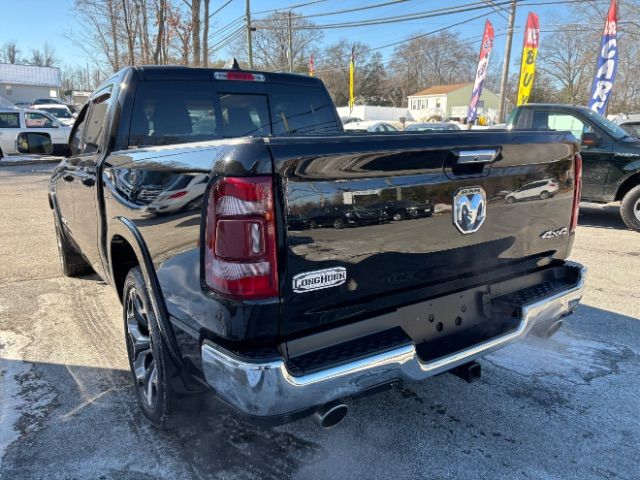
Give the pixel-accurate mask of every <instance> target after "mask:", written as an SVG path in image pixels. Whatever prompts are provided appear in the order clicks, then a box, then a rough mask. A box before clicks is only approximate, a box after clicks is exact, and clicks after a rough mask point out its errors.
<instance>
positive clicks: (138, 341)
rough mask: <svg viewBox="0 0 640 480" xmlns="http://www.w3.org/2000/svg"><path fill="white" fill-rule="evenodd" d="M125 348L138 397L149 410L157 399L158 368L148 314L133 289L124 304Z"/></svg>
mask: <svg viewBox="0 0 640 480" xmlns="http://www.w3.org/2000/svg"><path fill="white" fill-rule="evenodd" d="M126 322H127V347H128V348H129V355H130V357H131V363H132V364H133V373H134V375H135V379H136V385H137V388H138V390H139V393H140V396H141V397H142V399H143V400H144V401H145V402H146V403H147V405H148V406H149V407H150V408H153V407H154V406H155V405H156V402H157V399H158V366H157V363H156V359H155V357H154V354H153V338H152V336H151V328H150V326H149V313H148V312H147V308H146V306H145V304H144V302H143V300H142V298H141V297H140V294H139V293H138V292H137V290H136V289H135V288H131V290H129V294H128V296H127V304H126Z"/></svg>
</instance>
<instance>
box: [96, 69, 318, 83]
mask: <svg viewBox="0 0 640 480" xmlns="http://www.w3.org/2000/svg"><path fill="white" fill-rule="evenodd" d="M129 72H135V73H136V74H137V77H138V81H145V80H147V81H148V80H185V81H189V80H199V81H207V80H211V81H221V80H217V79H216V78H215V77H214V74H215V73H216V72H227V73H240V72H242V73H251V74H259V75H264V78H265V81H266V82H277V83H290V84H296V85H305V84H306V85H317V84H319V83H321V81H320V80H319V79H317V78H314V77H309V76H307V75H302V74H298V73H284V72H263V71H259V70H242V69H229V68H203V67H185V66H182V65H141V66H135V67H125V68H123V69H121V70H120V71H118V72H117V73H115V74H114V75H113V76H112V77H110V78H109V79H108V80H107V81H106V82H103V83H107V82H109V81H111V80H112V79H113V78H123V77H125V76H126V75H127V73H129ZM222 81H224V80H222Z"/></svg>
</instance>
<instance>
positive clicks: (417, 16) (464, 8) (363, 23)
mask: <svg viewBox="0 0 640 480" xmlns="http://www.w3.org/2000/svg"><path fill="white" fill-rule="evenodd" d="M524 1H526V0H524ZM524 1H523V0H521V1H520V2H518V4H520V5H523V6H535V5H557V4H558V3H564V4H572V3H585V2H591V1H593V0H564V1H560V2H558V1H542V2H532V3H524ZM510 3H511V0H501V1H499V2H495V1H493V2H491V4H487V3H485V2H484V1H482V2H473V3H468V4H464V5H459V6H455V7H447V8H440V9H435V10H427V11H423V12H416V13H410V14H405V15H396V16H393V17H384V18H371V19H366V20H358V21H352V22H342V23H328V24H309V25H296V26H295V27H293V29H294V30H325V29H336V28H355V27H367V26H374V25H383V24H388V23H399V22H406V21H411V20H421V19H425V18H435V17H441V16H447V15H454V14H458V13H466V12H470V11H475V10H487V9H492V8H494V7H500V6H502V5H508V4H510ZM306 18H309V17H307V16H301V17H298V18H297V19H298V20H304V19H306ZM270 21H274V20H272V19H268V18H267V19H265V18H262V19H259V20H257V21H256V23H255V24H254V26H256V28H258V29H261V30H280V29H279V28H277V27H269V26H264V25H261V24H263V23H268V22H270Z"/></svg>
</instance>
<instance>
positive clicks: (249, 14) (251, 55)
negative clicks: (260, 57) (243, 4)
mask: <svg viewBox="0 0 640 480" xmlns="http://www.w3.org/2000/svg"><path fill="white" fill-rule="evenodd" d="M249 2H250V0H247V10H246V20H247V50H248V53H249V70H253V45H252V43H251V5H250V3H249Z"/></svg>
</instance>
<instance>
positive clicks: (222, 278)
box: [204, 177, 278, 300]
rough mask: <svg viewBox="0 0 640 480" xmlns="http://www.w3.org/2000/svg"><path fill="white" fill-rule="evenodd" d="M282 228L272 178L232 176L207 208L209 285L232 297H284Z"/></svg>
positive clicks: (211, 197) (221, 183)
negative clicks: (276, 214) (279, 257)
mask: <svg viewBox="0 0 640 480" xmlns="http://www.w3.org/2000/svg"><path fill="white" fill-rule="evenodd" d="M276 259H277V257H276V227H275V218H274V213H273V185H272V180H271V177H248V178H241V177H226V178H223V179H221V180H218V181H217V182H216V183H215V184H214V185H213V186H212V187H211V192H210V194H209V203H208V205H207V227H206V232H205V252H204V261H205V277H206V282H207V286H208V287H209V288H210V289H212V290H214V291H216V292H218V293H220V294H222V295H225V296H228V297H232V298H237V299H246V300H250V299H260V298H268V297H277V296H278V265H277V260H276Z"/></svg>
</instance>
